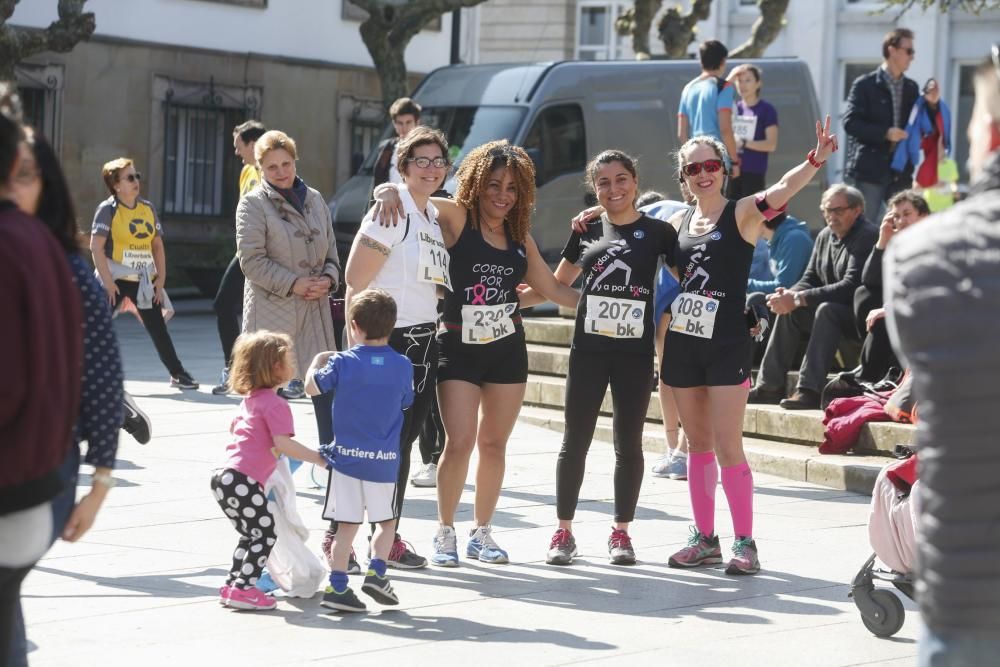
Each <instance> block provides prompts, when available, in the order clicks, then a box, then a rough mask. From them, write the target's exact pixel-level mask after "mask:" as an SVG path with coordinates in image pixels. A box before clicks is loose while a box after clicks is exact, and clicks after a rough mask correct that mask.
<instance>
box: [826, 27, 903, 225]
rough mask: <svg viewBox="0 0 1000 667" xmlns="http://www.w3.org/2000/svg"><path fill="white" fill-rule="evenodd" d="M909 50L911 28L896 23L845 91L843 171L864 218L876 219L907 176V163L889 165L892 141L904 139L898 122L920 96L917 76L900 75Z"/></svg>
mask: <svg viewBox="0 0 1000 667" xmlns="http://www.w3.org/2000/svg"><path fill="white" fill-rule="evenodd" d="M915 53H916V52H915V51H914V50H913V31H911V30H907V29H906V28H896V29H895V30H893V31H892V32H890V33H889V34H887V35H886V36H885V38H884V39H883V40H882V58H883V62H882V65H880V66H879V68H878V69H876V70H875V71H874V72H869V73H868V74H865V75H863V76H859V77H858V78H857V79H855V80H854V83H853V84H851V92H850V93H849V94H848V96H847V111H846V112H845V113H844V131H845V132H846V133H847V136H848V137H849V141H848V143H847V162H846V164H845V167H844V175H845V180H847V182H848V183H850V184H851V185H853V186H854V187H856V188H857V189H858V190H860V191H861V192H862V194H863V195H864V197H865V215H867V216H868V219H869V220H874V221H878V220H881V219H882V212H883V209H884V206H885V202H887V201H888V200H889V198H890V197H892V196H893V195H894V194H896V193H897V192H899V191H900V190H905V189H907V188H908V187H910V183H911V182H912V181H913V176H912V173H913V165H908V166H907V167H906V171H904V172H894V171H893V170H892V169H891V168H890V166H889V165H890V163H891V160H892V154H893V151H894V150H895V148H896V145H897V144H898V143H899V142H901V141H903V140H905V139H906V131H905V130H903V129H902V128H904V127H906V124H907V122H908V120H909V117H910V111H911V109H913V104H914V103H915V102H916V101H917V97H919V96H920V88H919V87H918V86H917V82H916V81H914V80H913V79H908V78H906V77H905V76H904V72H906V70H907V69H908V68H909V67H910V63H911V62H913V56H914V54H915Z"/></svg>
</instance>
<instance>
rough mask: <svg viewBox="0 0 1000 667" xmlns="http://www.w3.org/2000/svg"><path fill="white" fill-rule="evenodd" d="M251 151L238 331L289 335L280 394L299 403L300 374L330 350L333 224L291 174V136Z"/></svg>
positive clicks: (323, 415)
mask: <svg viewBox="0 0 1000 667" xmlns="http://www.w3.org/2000/svg"><path fill="white" fill-rule="evenodd" d="M254 154H255V157H256V158H257V164H258V165H259V167H260V171H261V174H262V176H263V178H262V180H261V184H260V187H258V188H257V189H255V190H253V191H251V192H249V193H248V194H247V195H245V196H244V197H243V198H242V199H241V200H240V203H239V207H238V208H237V209H236V252H237V256H238V257H239V259H240V267H241V268H242V269H243V273H244V274H245V275H246V287H245V288H244V292H243V331H245V332H249V331H259V330H262V329H266V330H269V331H277V332H281V333H285V334H288V335H289V336H291V338H292V340H293V342H294V343H295V361H296V375H295V378H296V379H293V380H292V381H291V382H289V383H288V386H287V387H286V388H285V389H283V390H281V393H282V395H283V396H284V397H285V398H302V397H303V396H304V395H305V394H304V392H303V386H302V374H303V373H304V372H305V370H306V369H307V368H308V367H309V363H310V362H311V361H312V359H313V357H314V356H316V355H317V354H318V353H320V352H324V351H326V350H336V349H337V345H336V338H335V336H334V330H333V319H332V318H331V316H330V304H329V300H328V298H327V297H328V295H329V294H330V293H331V292H333V291H334V290H336V289H337V286H338V285H339V283H340V262H339V261H338V259H337V249H336V245H335V242H334V236H333V223H332V220H331V218H330V209H329V207H327V205H326V202H325V201H324V200H323V197H322V195H320V193H319V192H317V191H316V190H314V189H312V188H310V187H308V186H307V185H306V184H305V182H303V180H302V179H301V178H299V177H298V176H296V173H295V160H296V159H297V152H296V150H295V142H294V141H293V140H292V138H291V137H289V136H288V135H286V134H285V133H284V132H279V131H277V130H272V131H270V132H266V133H265V134H264V135H262V136H261V137H260V139H258V140H257V144H256V146H255V147H254ZM314 400H315V399H314ZM327 402H329V401H327ZM316 417H317V422H318V424H319V431H320V440H321V441H322V442H329V441H330V440H332V439H333V432H332V426H331V425H330V424H329V422H330V420H331V415H330V410H329V405H326V406H325V407H321V406H320V405H317V406H316ZM328 426H329V427H330V428H329V430H327V427H328Z"/></svg>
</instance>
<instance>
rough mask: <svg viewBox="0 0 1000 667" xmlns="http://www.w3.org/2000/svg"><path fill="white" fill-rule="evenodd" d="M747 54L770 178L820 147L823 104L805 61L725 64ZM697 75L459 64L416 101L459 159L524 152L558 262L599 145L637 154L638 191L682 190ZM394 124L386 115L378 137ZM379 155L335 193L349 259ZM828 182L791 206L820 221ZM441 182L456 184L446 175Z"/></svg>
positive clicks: (585, 65)
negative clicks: (681, 135) (679, 162)
mask: <svg viewBox="0 0 1000 667" xmlns="http://www.w3.org/2000/svg"><path fill="white" fill-rule="evenodd" d="M742 62H750V63H753V64H755V65H757V66H758V67H760V68H761V70H762V71H763V73H764V87H763V89H762V90H761V97H763V99H766V100H767V101H768V102H770V103H771V104H773V105H774V107H775V108H776V109H777V111H778V127H779V133H778V150H777V151H776V152H774V153H772V154H771V157H770V160H769V164H768V183H769V184H770V183H771V182H774V181H776V180H777V179H778V178H779V177H780V176H781V175H782V174H783V173H784V172H786V171H787V170H788V169H790V168H791V167H793V166H794V165H796V164H799V163H800V162H802V161H803V160H804V159H805V156H806V153H808V152H809V150H810V149H811V148H813V147H815V144H816V131H815V121H816V120H817V119H818V118H820V109H819V104H818V102H817V100H816V92H815V89H814V88H813V84H812V78H811V77H810V75H809V69H808V68H807V67H806V65H805V63H803V62H802V61H800V60H797V59H786V58H780V59H778V58H776V59H761V60H749V61H741V60H734V61H732V62H731V63H730V66H735V65H738V64H740V63H742ZM699 71H700V69H699V66H698V63H697V62H696V61H691V60H650V61H645V62H632V61H606V62H584V61H567V62H556V63H535V64H516V65H452V66H448V67H443V68H440V69H437V70H435V71H433V72H431V73H430V74H428V75H427V77H426V78H425V79H424V80H423V81H422V82H421V83H420V85H419V86H418V87H417V89H416V91H415V92H414V94H413V98H414V99H415V100H416V101H417V102H419V103H420V104H421V106H422V107H423V115H422V118H421V122H422V123H423V124H425V125H430V126H433V127H437V128H439V129H441V130H442V131H443V132H444V133H445V135H446V136H447V137H448V141H449V143H450V145H451V146H452V151H451V155H452V158H453V160H454V161H455V167H457V166H458V165H459V164H460V163H461V160H462V157H464V155H465V154H466V153H467V152H468V151H469V150H470V149H472V148H475V147H476V146H479V145H481V144H483V143H485V142H487V141H492V140H494V139H508V140H510V141H511V143H514V144H517V145H520V146H523V147H524V148H525V149H527V151H528V153H529V154H530V155H531V156H532V159H534V160H535V166H536V169H537V172H538V173H537V180H538V195H537V200H536V212H535V216H534V218H533V223H532V235H533V236H534V238H535V241H536V242H537V243H538V247H539V249H540V250H541V252H542V255H543V256H544V257H545V258H546V260H548V261H549V262H552V263H555V262H556V261H558V259H559V253H560V251H561V250H562V248H563V245H564V244H565V242H566V238H567V236H568V234H569V219H570V217H572V216H573V215H574V214H575V213H577V212H578V211H580V210H581V209H582V208H584V207H586V206H587V205H589V204H590V203H592V202H593V197H592V195H591V194H590V190H589V188H588V187H587V184H586V178H585V173H584V169H585V167H586V164H587V161H588V160H589V159H590V158H591V157H593V156H594V155H596V154H597V153H599V152H600V151H602V150H605V149H608V148H618V149H621V150H624V151H625V152H626V153H628V154H630V155H632V156H633V157H635V158H637V160H638V168H639V179H640V184H639V186H640V190H641V191H644V190H650V189H652V190H659V191H660V192H662V193H664V194H666V195H667V196H668V197H669V198H672V199H677V198H679V197H680V193H679V191H678V187H677V182H676V180H675V178H674V176H673V174H674V168H673V164H674V163H673V153H674V151H676V150H677V148H678V143H677V107H678V103H679V101H680V95H681V90H682V89H683V88H684V85H685V84H686V83H687V82H688V81H690V80H691V79H693V78H694V77H695V76H697V75H698V73H699ZM391 132H392V125H391V123H390V124H389V125H388V127H387V128H386V131H385V134H384V135H383V136H384V137H388V136H389V135H390V133H391ZM374 161H375V154H374V152H373V154H372V155H369V156H368V159H366V160H365V162H364V163H363V164H362V166H361V168H360V170H359V171H358V174H357V175H355V176H354V177H353V178H351V179H350V180H349V181H348V182H347V183H345V184H344V185H343V186H342V187H341V188H340V189H339V190H338V191H337V193H336V195H334V198H333V199H332V200H331V201H330V207H331V210H332V213H333V220H334V231H335V233H336V237H337V244H338V249H339V251H340V253H341V259H342V260H346V257H347V253H348V252H349V250H350V246H351V242H352V241H353V239H354V235H355V233H356V232H357V230H358V226H359V224H360V222H361V219H362V218H363V217H364V214H365V211H366V207H367V205H368V202H369V196H370V194H371V190H372V180H373V176H372V165H373V163H374ZM453 175H454V171H453V172H452V177H453ZM826 186H827V181H826V169H825V168H824V169H823V171H822V172H821V174H820V177H819V178H817V179H814V180H813V181H812V182H811V183H810V184H809V185H808V186H807V187H806V188H805V190H803V191H802V192H801V193H799V195H798V196H797V197H796V198H795V199H794V200H793V201H792V203H791V204H790V205H789V213H791V214H792V215H794V216H795V217H798V218H799V219H802V220H812V221H814V223H813V224H812V225H811V226H812V227H814V228H818V227H819V226H821V225H822V220H821V219H820V216H819V212H818V209H819V200H820V195H821V193H822V191H823V190H824V189H825V188H826ZM446 189H448V190H449V191H454V190H453V188H452V187H451V182H450V181H449V183H448V184H447V185H446Z"/></svg>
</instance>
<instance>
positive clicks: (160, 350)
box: [115, 280, 184, 377]
mask: <svg viewBox="0 0 1000 667" xmlns="http://www.w3.org/2000/svg"><path fill="white" fill-rule="evenodd" d="M115 285H117V286H118V297H117V298H116V299H115V308H118V306H119V305H120V304H121V302H122V299H124V298H125V297H128V298H129V299H131V300H132V302H133V303H135V304H136V310H137V311H139V319H141V320H142V326H144V327H145V328H146V333H148V334H149V337H150V339H151V340H152V341H153V347H155V348H156V354H157V355H158V356H159V357H160V361H161V362H163V365H164V366H165V367H166V368H167V371H168V372H169V373H170V375H171V377H177V375H178V374H180V373H183V372H184V365H183V364H182V363H181V360H180V359H178V358H177V351H176V350H175V349H174V341H172V340H171V339H170V333H169V332H168V331H167V323H166V322H164V321H163V310H162V309H161V308H160V304H158V303H154V304H153V307H152V308H147V309H143V308H139V304H138V301H137V297H138V294H139V283H138V282H135V281H132V280H116V281H115Z"/></svg>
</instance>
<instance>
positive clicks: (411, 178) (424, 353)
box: [323, 127, 451, 569]
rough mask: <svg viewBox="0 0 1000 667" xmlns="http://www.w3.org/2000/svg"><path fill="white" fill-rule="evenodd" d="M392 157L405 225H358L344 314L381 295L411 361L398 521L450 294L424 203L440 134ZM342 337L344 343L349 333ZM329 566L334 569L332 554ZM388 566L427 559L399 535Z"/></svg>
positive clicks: (444, 147)
mask: <svg viewBox="0 0 1000 667" xmlns="http://www.w3.org/2000/svg"><path fill="white" fill-rule="evenodd" d="M395 150H396V161H395V164H398V165H399V173H400V176H401V177H402V179H403V182H402V184H400V185H399V186H398V188H397V193H398V195H399V198H400V200H401V201H402V205H403V209H404V215H405V219H404V221H403V222H401V223H400V224H399V225H397V226H395V227H392V226H388V227H384V226H382V225H380V224H379V222H378V220H376V219H375V217H374V214H373V213H372V212H369V214H368V215H366V216H365V218H364V220H362V222H361V228H360V229H359V230H358V233H357V235H356V236H355V237H354V245H353V246H352V247H351V254H350V256H349V257H348V258H347V269H346V273H345V280H346V281H347V292H346V295H345V304H344V307H345V309H346V308H349V307H350V304H351V299H352V298H353V296H354V295H355V294H357V293H358V292H360V291H362V290H365V289H368V288H380V289H384V290H385V291H387V292H388V293H389V294H390V295H391V296H392V298H393V299H394V300H395V301H396V306H397V315H396V328H395V329H393V332H392V336H391V337H390V338H389V345H390V346H391V347H392V348H393V349H394V350H396V351H397V352H399V353H400V354H402V355H405V356H406V357H408V358H409V359H410V361H411V362H413V389H414V398H413V405H411V406H410V408H409V409H408V410H406V413H405V416H404V420H403V428H402V430H401V431H400V434H399V441H400V442H399V449H400V466H399V477H398V481H397V485H396V499H395V503H396V517H397V521H398V518H399V517H400V516H401V515H402V508H403V496H404V495H405V493H406V480H407V477H408V476H409V474H410V451H411V449H412V448H413V441H414V440H416V439H417V436H419V435H420V430H421V428H422V427H423V425H424V422H425V421H426V420H427V414H428V412H429V411H430V407H431V404H432V403H433V400H434V391H435V387H436V383H437V365H438V343H437V339H436V338H435V334H436V332H437V316H438V309H437V306H438V296H439V292H440V291H441V289H440V288H443V289H447V290H451V276H450V274H449V272H448V260H449V256H448V249H447V248H446V247H445V245H444V239H443V237H442V236H441V227H440V226H439V225H438V220H437V217H438V211H437V208H435V207H434V204H432V203H431V200H430V197H431V195H432V194H434V193H435V192H437V191H438V190H439V189H440V188H441V186H442V185H443V184H444V179H445V177H447V175H448V166H449V162H448V141H447V139H445V136H444V134H442V133H441V132H440V130H436V129H432V128H429V127H417V128H416V129H414V130H411V131H410V132H409V133H408V134H407V135H406V137H404V138H403V139H400V140H399V144H398V145H397V146H396V149H395ZM345 331H346V332H347V335H348V338H350V327H348V328H346V329H345ZM348 342H350V340H349V341H348ZM397 526H398V523H397ZM335 532H336V526H335V525H332V526H331V528H330V530H328V531H327V535H326V539H325V540H324V542H323V547H324V549H323V551H324V553H325V554H330V550H329V547H330V546H332V545H333V535H334V533H335ZM329 560H330V562H331V567H332V555H331V556H330V558H329ZM386 562H387V564H388V565H389V566H390V567H396V568H403V569H416V568H422V567H426V565H427V559H426V558H424V557H423V556H419V555H417V554H416V553H414V552H413V550H412V549H410V548H408V546H407V543H406V542H404V541H403V540H402V538H400V536H399V533H397V534H396V539H395V542H394V543H393V546H392V550H391V551H390V552H389V558H388V559H387V561H386Z"/></svg>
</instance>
